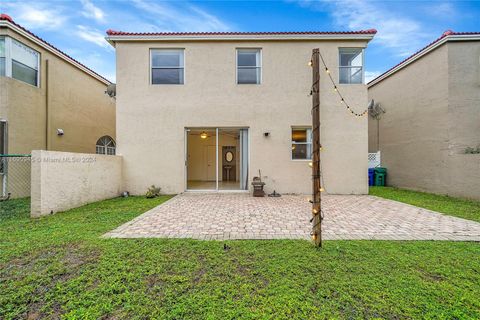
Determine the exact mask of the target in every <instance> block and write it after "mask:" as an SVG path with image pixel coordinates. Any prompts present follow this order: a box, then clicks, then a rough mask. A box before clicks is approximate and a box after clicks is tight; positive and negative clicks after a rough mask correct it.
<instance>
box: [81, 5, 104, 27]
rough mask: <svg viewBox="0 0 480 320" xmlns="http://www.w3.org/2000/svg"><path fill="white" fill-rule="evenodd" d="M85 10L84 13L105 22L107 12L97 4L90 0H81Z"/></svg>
mask: <svg viewBox="0 0 480 320" xmlns="http://www.w3.org/2000/svg"><path fill="white" fill-rule="evenodd" d="M81 2H82V6H83V11H82V15H83V16H84V17H87V18H93V19H95V20H97V21H98V22H104V20H105V13H104V12H103V11H102V9H100V8H99V7H97V6H95V5H94V4H93V3H91V2H90V1H89V0H81Z"/></svg>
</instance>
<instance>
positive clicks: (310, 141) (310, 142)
mask: <svg viewBox="0 0 480 320" xmlns="http://www.w3.org/2000/svg"><path fill="white" fill-rule="evenodd" d="M293 130H306V131H307V141H306V142H295V141H293ZM309 132H310V133H309ZM293 145H310V157H307V158H305V159H294V158H293V152H292V150H291V149H290V160H292V161H312V152H313V133H312V126H293V127H291V128H290V148H291V147H292V146H293ZM307 150H308V147H307Z"/></svg>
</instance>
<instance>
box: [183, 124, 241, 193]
mask: <svg viewBox="0 0 480 320" xmlns="http://www.w3.org/2000/svg"><path fill="white" fill-rule="evenodd" d="M191 129H204V130H213V129H215V154H216V158H215V189H188V132H189V131H190V130H191ZM222 129H238V130H240V129H246V130H247V132H248V135H247V141H248V146H247V152H248V155H247V168H248V169H249V170H248V174H247V181H248V176H249V175H250V172H251V170H250V148H251V143H250V141H251V138H250V128H249V127H247V126H244V127H236V126H235V127H185V129H184V171H183V172H184V183H185V187H184V190H185V192H242V193H245V192H249V191H250V185H249V184H247V189H245V190H244V189H238V190H220V189H219V188H218V180H219V179H218V178H219V175H218V166H219V163H218V162H219V161H218V151H219V150H218V149H219V146H218V132H219V130H222ZM240 152H242V150H240ZM239 183H240V182H239Z"/></svg>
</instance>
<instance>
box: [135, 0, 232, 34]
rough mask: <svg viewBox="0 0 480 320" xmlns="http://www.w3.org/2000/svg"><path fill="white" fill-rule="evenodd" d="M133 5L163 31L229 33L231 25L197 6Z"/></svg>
mask: <svg viewBox="0 0 480 320" xmlns="http://www.w3.org/2000/svg"><path fill="white" fill-rule="evenodd" d="M133 4H134V5H135V7H137V8H138V9H141V10H142V11H144V16H143V18H147V19H148V18H150V20H151V21H152V23H154V24H155V25H156V26H158V28H159V29H160V30H162V31H227V30H230V27H229V25H227V24H226V23H224V22H223V21H221V20H220V19H219V18H217V17H215V16H214V15H212V14H210V13H208V12H205V11H203V10H201V9H199V8H197V7H195V6H190V5H185V4H180V3H176V4H177V6H172V5H170V4H167V3H159V2H155V3H154V2H146V1H144V0H134V1H133Z"/></svg>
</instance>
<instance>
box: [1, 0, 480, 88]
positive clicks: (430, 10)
mask: <svg viewBox="0 0 480 320" xmlns="http://www.w3.org/2000/svg"><path fill="white" fill-rule="evenodd" d="M0 11H1V12H2V13H7V14H9V15H10V16H11V17H12V18H13V19H14V20H15V21H16V22H17V23H19V24H21V25H22V26H24V27H26V28H27V29H29V30H30V31H32V32H34V33H35V34H37V35H39V36H40V37H42V38H44V39H45V40H47V41H49V42H50V43H52V44H53V45H55V46H57V47H58V48H60V49H61V50H63V51H65V52H66V53H68V54H70V55H71V56H73V57H74V58H76V59H77V60H79V61H80V62H82V63H84V64H85V65H87V66H88V67H90V68H92V69H93V70H95V71H97V72H98V73H100V74H102V75H104V76H105V77H107V78H108V79H110V80H112V81H115V52H114V49H113V48H112V47H111V46H110V45H109V44H108V43H107V42H106V41H105V40H104V36H105V31H106V30H107V29H114V30H122V31H146V32H148V31H150V32H152V31H344V30H359V29H370V28H375V29H377V30H378V33H377V35H376V37H375V39H374V40H373V41H372V42H371V43H370V45H369V46H368V49H367V54H366V78H367V80H368V79H372V78H373V77H374V76H375V75H378V74H380V73H382V72H383V71H385V70H387V69H388V68H390V67H391V66H393V65H395V64H396V63H398V62H399V61H401V60H402V59H404V58H405V57H407V56H408V55H410V54H411V53H413V52H415V51H417V50H418V49H420V48H422V47H423V46H425V45H426V44H428V43H429V42H431V41H433V40H435V39H436V38H438V37H439V36H440V35H441V34H442V32H444V31H445V30H448V29H451V30H454V31H480V1H470V2H468V1H362V0H356V1H293V0H290V1H243V2H240V1H189V2H180V1H151V0H131V1H122V0H116V1H95V0H78V1H77V0H75V1H60V0H57V1H42V0H36V1H30V0H23V1H8V0H2V1H1V3H0Z"/></svg>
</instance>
